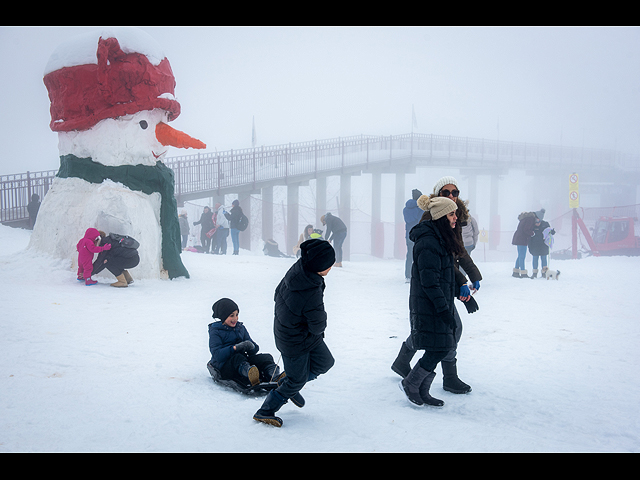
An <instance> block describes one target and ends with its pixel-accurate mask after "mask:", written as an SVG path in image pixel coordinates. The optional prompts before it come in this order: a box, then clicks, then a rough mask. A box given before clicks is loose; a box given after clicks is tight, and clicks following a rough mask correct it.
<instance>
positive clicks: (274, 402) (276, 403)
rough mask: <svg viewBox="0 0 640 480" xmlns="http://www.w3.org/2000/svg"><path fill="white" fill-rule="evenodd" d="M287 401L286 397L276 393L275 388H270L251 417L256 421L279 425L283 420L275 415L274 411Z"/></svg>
mask: <svg viewBox="0 0 640 480" xmlns="http://www.w3.org/2000/svg"><path fill="white" fill-rule="evenodd" d="M285 403H287V399H286V398H284V397H283V396H282V395H280V394H279V393H278V391H277V390H271V391H270V392H269V394H268V395H267V398H265V400H264V403H263V404H262V406H261V407H260V409H259V410H258V411H257V412H256V413H254V414H253V419H254V420H256V421H257V422H262V423H266V424H268V425H273V426H274V427H281V426H282V424H283V421H282V419H281V418H280V417H276V412H277V411H278V410H280V408H281V407H282V406H283V405H284V404H285Z"/></svg>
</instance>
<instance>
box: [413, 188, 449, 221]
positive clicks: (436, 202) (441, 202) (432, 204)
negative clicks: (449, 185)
mask: <svg viewBox="0 0 640 480" xmlns="http://www.w3.org/2000/svg"><path fill="white" fill-rule="evenodd" d="M445 185H446V183H445ZM418 206H419V207H420V208H421V209H422V210H424V211H425V212H426V211H428V212H429V213H431V220H437V219H439V218H440V217H444V216H445V215H447V214H449V213H451V212H455V211H456V210H457V209H458V205H457V204H456V202H454V201H453V200H451V199H450V198H447V197H429V196H428V195H422V196H421V197H420V198H419V199H418Z"/></svg>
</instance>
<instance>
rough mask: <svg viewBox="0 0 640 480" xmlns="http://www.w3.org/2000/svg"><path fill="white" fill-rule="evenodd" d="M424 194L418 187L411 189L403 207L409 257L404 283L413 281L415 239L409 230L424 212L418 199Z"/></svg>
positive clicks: (405, 266)
mask: <svg viewBox="0 0 640 480" xmlns="http://www.w3.org/2000/svg"><path fill="white" fill-rule="evenodd" d="M421 195H422V192H421V191H420V190H418V189H417V188H414V189H413V190H412V191H411V198H410V199H409V200H407V203H405V204H404V208H403V209H402V215H403V216H404V238H405V241H406V242H407V258H406V260H405V262H404V283H409V282H410V281H411V265H413V241H412V240H411V239H410V238H409V232H410V231H411V229H412V228H413V227H415V226H416V225H417V224H418V222H420V219H421V218H422V214H423V213H424V212H423V211H422V209H421V208H420V207H418V199H419V198H420V196H421Z"/></svg>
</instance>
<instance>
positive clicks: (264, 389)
mask: <svg viewBox="0 0 640 480" xmlns="http://www.w3.org/2000/svg"><path fill="white" fill-rule="evenodd" d="M207 369H208V370H209V373H210V374H211V378H213V381H214V382H215V383H218V384H220V385H223V386H225V387H229V388H231V389H233V390H235V391H236V392H240V393H244V394H245V395H266V394H267V393H269V391H270V390H273V389H275V388H277V387H278V384H277V383H276V382H260V383H258V384H257V385H251V384H250V383H249V382H246V383H241V382H238V381H236V380H226V379H223V378H222V375H221V374H220V370H218V369H217V368H216V367H214V366H213V365H211V363H210V362H207Z"/></svg>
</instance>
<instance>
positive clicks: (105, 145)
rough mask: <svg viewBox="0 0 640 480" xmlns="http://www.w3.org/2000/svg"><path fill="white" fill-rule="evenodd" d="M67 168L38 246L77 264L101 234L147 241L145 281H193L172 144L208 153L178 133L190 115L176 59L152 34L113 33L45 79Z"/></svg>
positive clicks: (63, 53) (68, 54) (40, 225)
mask: <svg viewBox="0 0 640 480" xmlns="http://www.w3.org/2000/svg"><path fill="white" fill-rule="evenodd" d="M44 83H45V86H46V87H47V90H48V93H49V99H50V101H51V108H50V110H51V123H50V127H51V129H52V130H53V131H54V132H57V133H58V149H59V153H60V169H59V170H58V173H57V176H56V178H55V179H54V181H53V184H52V186H51V188H50V189H49V192H48V193H47V194H46V196H45V197H44V200H43V202H42V205H41V207H40V212H39V215H38V221H37V223H36V225H35V227H34V231H33V233H32V236H31V240H30V243H29V248H32V249H35V250H39V251H42V252H45V253H48V254H51V255H52V256H54V257H58V258H68V259H71V260H72V262H73V263H72V266H73V268H75V262H76V261H77V253H76V250H75V245H76V243H77V242H78V240H79V239H80V238H82V235H83V234H84V231H85V230H86V229H87V228H89V227H95V228H97V229H99V230H103V231H104V232H106V233H109V232H113V233H119V234H123V235H129V236H132V237H134V238H135V239H137V240H138V241H139V242H140V248H139V253H140V264H139V265H138V266H137V267H136V268H134V269H132V275H133V276H134V277H137V278H167V277H168V278H176V277H189V273H188V272H187V269H186V268H185V267H184V265H183V264H182V261H181V259H180V253H181V251H182V249H181V245H180V231H179V225H178V214H177V205H176V200H175V197H174V177H173V172H172V170H171V169H169V168H168V167H167V166H165V165H164V164H163V163H162V160H163V159H164V156H165V154H166V151H167V146H169V145H172V146H175V147H178V148H205V147H206V145H205V144H204V143H202V142H201V141H199V140H196V139H194V138H191V137H190V136H188V135H186V134H185V133H183V132H180V131H178V130H175V129H173V128H172V127H170V126H169V125H168V122H170V121H171V120H174V119H175V118H176V117H177V116H178V115H179V114H180V104H179V103H178V101H177V100H176V98H175V96H174V89H175V84H176V82H175V79H174V76H173V72H172V70H171V66H170V65H169V61H168V60H167V58H166V57H165V56H164V54H163V53H162V52H161V50H160V48H159V46H158V44H157V43H156V42H155V40H153V38H151V37H150V36H149V35H148V34H146V33H145V32H143V31H141V30H139V29H134V28H124V29H110V30H108V31H103V32H96V33H92V34H89V35H82V36H79V37H76V38H74V39H72V40H71V41H69V42H66V43H64V44H62V45H60V46H59V47H58V48H57V49H56V50H55V51H54V53H53V54H52V55H51V57H50V59H49V62H48V64H47V67H46V69H45V72H44Z"/></svg>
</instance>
